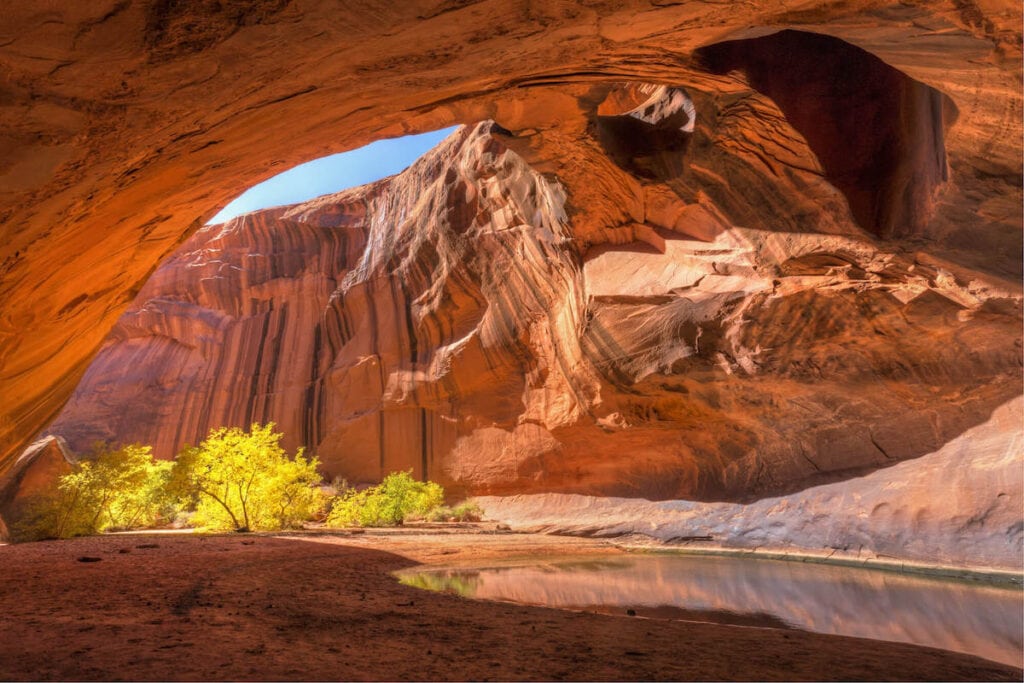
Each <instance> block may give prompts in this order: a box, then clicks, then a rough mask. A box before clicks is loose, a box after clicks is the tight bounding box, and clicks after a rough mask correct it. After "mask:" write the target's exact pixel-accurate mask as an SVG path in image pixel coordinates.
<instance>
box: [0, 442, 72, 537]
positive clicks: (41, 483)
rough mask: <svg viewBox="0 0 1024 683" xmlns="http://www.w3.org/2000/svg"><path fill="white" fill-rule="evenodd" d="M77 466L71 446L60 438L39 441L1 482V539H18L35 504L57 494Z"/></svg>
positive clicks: (11, 468)
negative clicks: (20, 526) (56, 489)
mask: <svg viewBox="0 0 1024 683" xmlns="http://www.w3.org/2000/svg"><path fill="white" fill-rule="evenodd" d="M74 462H75V459H74V457H73V456H72V454H71V450H70V449H69V448H68V444H67V442H66V441H65V440H64V439H62V438H61V437H58V436H48V437H45V438H43V439H39V440H38V441H36V442H35V443H33V444H32V445H31V446H29V447H28V448H26V449H25V450H24V452H22V454H21V455H20V456H18V459H17V460H15V461H14V464H13V466H12V467H10V468H9V469H8V470H7V472H6V474H5V475H4V476H3V477H2V478H0V539H3V540H6V539H7V538H8V537H9V536H11V535H12V534H13V535H17V532H18V531H19V529H18V524H19V523H20V522H21V521H22V519H23V518H24V516H25V515H26V514H31V513H32V506H33V504H34V503H35V502H36V501H37V500H38V499H39V498H40V497H41V496H47V495H50V494H51V493H53V491H54V483H55V482H56V481H57V479H58V478H59V477H61V476H63V475H65V474H68V473H69V472H71V467H72V463H74Z"/></svg>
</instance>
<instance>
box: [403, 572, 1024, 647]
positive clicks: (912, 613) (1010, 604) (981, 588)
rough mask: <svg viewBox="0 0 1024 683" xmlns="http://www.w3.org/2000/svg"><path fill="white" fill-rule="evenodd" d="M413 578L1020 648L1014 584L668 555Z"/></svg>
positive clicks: (890, 636)
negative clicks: (765, 616) (761, 616)
mask: <svg viewBox="0 0 1024 683" xmlns="http://www.w3.org/2000/svg"><path fill="white" fill-rule="evenodd" d="M420 576H422V575H421V574H420V573H411V574H409V575H408V580H409V581H410V583H413V585H416V579H418V578H420ZM434 577H437V578H436V580H433V581H431V579H433V578H434ZM423 578H424V579H426V580H427V581H431V583H430V584H428V585H432V586H435V587H444V588H454V589H455V590H456V591H457V592H459V593H460V594H462V595H466V596H469V597H473V598H477V599H481V600H502V601H511V602H519V603H526V604H535V605H545V606H549V607H565V608H570V609H581V608H588V607H590V608H592V607H614V606H617V607H618V608H619V609H618V610H616V611H617V612H618V613H619V614H622V613H623V612H624V611H625V610H626V609H627V608H641V607H659V606H672V607H679V608H683V609H686V610H699V611H725V612H731V613H739V614H761V615H769V616H771V617H775V618H777V619H781V620H782V621H783V622H784V623H785V624H788V625H789V626H792V627H796V628H800V629H805V630H808V631H815V632H818V633H836V634H842V635H848V636H856V637H858V638H871V639H874V640H887V641H898V642H905V643H917V644H919V645H927V646H929V647H938V648H942V649H944V650H956V651H959V652H966V653H969V654H974V655H978V656H980V657H984V658H985V659H991V660H994V661H999V662H1003V663H1005V664H1010V665H1013V666H1017V665H1019V664H1020V657H1021V654H1020V653H1021V645H1022V643H1021V626H1022V616H1021V593H1020V590H1019V589H1018V588H1017V587H1013V586H1006V587H999V588H997V587H993V586H988V585H978V584H974V583H968V582H954V581H943V580H936V579H929V578H922V577H915V576H901V575H899V574H895V573H891V572H870V571H867V572H866V571H862V570H860V569H855V568H850V567H836V566H829V565H820V564H802V563H796V562H770V561H760V562H751V561H749V560H745V559H738V558H728V557H678V556H672V555H668V556H653V557H652V556H641V557H634V558H625V559H624V558H612V559H604V560H590V561H565V560H554V561H552V562H550V563H545V564H542V565H541V566H537V565H536V563H533V564H530V565H526V566H507V567H498V568H487V569H482V570H477V569H473V568H465V569H458V568H455V569H451V570H434V571H432V572H430V573H429V574H426V576H423ZM638 613H640V614H644V610H642V609H640V610H638ZM709 616H712V618H713V615H709ZM697 618H704V615H701V616H698V617H697Z"/></svg>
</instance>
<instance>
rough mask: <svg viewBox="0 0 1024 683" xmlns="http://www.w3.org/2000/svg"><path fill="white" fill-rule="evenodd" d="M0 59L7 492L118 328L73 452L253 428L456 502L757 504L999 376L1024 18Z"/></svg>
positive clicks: (155, 38)
mask: <svg viewBox="0 0 1024 683" xmlns="http://www.w3.org/2000/svg"><path fill="white" fill-rule="evenodd" d="M0 46H2V47H0V64H2V65H3V67H4V68H3V70H2V71H0V73H3V80H2V81H0V122H3V131H4V132H3V137H2V138H0V149H2V150H3V151H4V153H5V155H4V157H3V160H2V164H3V165H2V166H0V179H2V185H0V221H2V223H3V226H4V240H2V241H0V301H3V304H2V306H3V307H2V310H0V396H3V402H2V404H0V478H3V477H9V476H10V473H11V471H10V468H11V465H12V463H13V462H14V460H13V457H12V456H13V454H16V453H18V452H19V451H20V450H21V449H22V447H23V445H24V444H25V443H26V442H27V441H28V440H30V439H31V438H32V437H33V435H35V434H37V433H38V432H39V430H40V429H42V428H43V427H44V426H45V425H46V424H47V423H49V422H50V421H51V419H52V418H53V417H54V416H55V415H57V413H58V412H59V411H60V409H61V406H62V405H63V402H64V401H65V400H66V399H67V397H69V396H70V395H71V394H72V391H73V389H74V387H75V386H76V385H77V383H78V381H79V379H80V378H81V377H82V376H83V373H85V370H86V367H87V366H88V363H89V361H90V360H91V359H92V357H93V355H94V354H95V352H96V350H97V349H98V348H99V347H100V345H101V343H102V340H103V339H104V338H105V336H106V335H107V333H108V332H110V331H111V329H112V328H113V333H112V336H111V337H110V338H109V340H108V342H106V344H105V346H104V347H103V350H102V352H101V353H100V355H99V356H97V357H96V363H95V364H94V365H93V366H91V368H90V369H89V371H88V373H87V374H86V376H85V382H84V384H83V385H82V387H81V389H80V390H79V392H78V393H77V394H76V396H75V397H74V398H73V399H72V401H71V402H70V403H69V404H68V407H67V410H66V411H65V412H64V413H63V414H61V416H60V417H59V419H58V420H57V422H56V424H55V425H54V427H53V429H54V430H55V431H58V432H60V433H66V434H67V435H68V438H69V439H70V441H71V442H72V444H73V446H74V447H75V448H76V449H79V448H81V447H82V445H83V444H86V445H87V442H88V441H89V440H91V439H93V438H95V437H101V438H110V439H114V440H126V441H134V440H143V441H152V442H154V443H155V445H156V447H157V451H158V452H159V453H160V455H162V456H163V457H169V456H170V455H171V454H172V453H173V451H174V450H175V449H176V448H177V447H178V446H179V445H180V444H182V443H184V442H187V441H196V440H197V439H198V438H200V437H201V436H202V434H203V433H205V431H206V429H207V428H208V427H209V426H212V425H220V424H225V423H228V424H243V425H244V424H246V423H248V422H250V421H252V420H274V421H276V422H278V424H279V425H280V426H281V427H282V428H283V429H284V430H285V431H286V432H287V433H288V435H289V438H290V439H291V444H290V445H292V446H297V445H306V446H308V447H310V449H312V450H314V451H316V452H317V454H318V455H320V457H321V458H322V460H323V462H324V466H325V469H326V470H327V472H328V473H329V474H330V475H339V476H345V477H348V478H349V479H350V480H355V481H363V480H373V479H376V478H378V477H379V476H380V475H381V473H383V472H386V471H389V470H393V469H400V468H408V467H412V468H413V469H414V470H415V471H416V473H417V474H418V475H421V474H428V475H430V476H432V477H435V478H437V479H440V480H442V481H444V482H445V483H448V484H449V485H451V486H453V487H454V488H455V489H461V490H463V491H471V492H476V493H491V494H506V493H513V492H523V491H553V492H563V493H579V494H598V495H617V496H644V497H648V498H662V499H664V498H688V499H696V500H705V501H709V500H729V501H747V500H754V499H760V498H764V497H766V496H773V495H780V494H785V493H787V492H791V491H796V490H800V489H804V488H806V487H808V486H812V485H815V484H822V483H827V482H830V481H836V480H841V479H848V478H850V477H852V476H857V475H861V474H865V473H867V472H870V471H873V470H876V469H878V468H883V467H887V466H890V465H893V464H895V463H899V462H901V461H905V460H912V459H914V458H918V457H920V456H922V455H924V454H927V453H931V452H935V451H938V450H939V449H941V448H942V447H943V445H944V444H947V443H948V442H950V441H951V440H952V439H955V438H956V437H957V436H959V435H961V434H962V433H964V431H965V430H967V429H969V428H971V427H973V426H975V425H978V424H981V423H984V422H985V421H986V420H988V419H989V416H990V415H991V413H992V411H993V410H994V409H995V408H996V407H997V406H1000V405H1002V404H1003V403H1005V402H1006V401H1008V400H1010V399H1011V398H1013V397H1014V396H1017V395H1019V394H1020V393H1021V389H1022V387H1021V374H1020V373H1021V370H1020V367H1021V341H1020V338H1021V333H1020V328H1021V320H1020V310H1021V306H1020V298H1021V293H1020V289H1021V287H1020V276H1021V271H1022V267H1021V205H1022V202H1021V145H1020V133H1021V116H1020V112H1021V92H1020V80H1021V68H1020V53H1021V51H1020V7H1019V4H1017V3H1008V2H1006V3H1004V2H1000V1H991V2H989V1H986V2H979V3H954V4H948V3H946V2H938V1H927V2H922V3H917V4H914V5H912V6H911V5H902V4H900V5H891V6H889V5H884V4H878V3H873V2H867V1H861V0H854V1H853V2H848V3H842V4H841V5H836V4H835V3H821V4H814V3H811V4H806V3H805V4H801V5H800V6H799V8H796V7H795V6H794V7H790V6H787V5H786V4H785V3H783V4H781V5H779V4H775V5H771V6H770V7H769V6H767V5H765V4H763V3H748V4H745V5H743V6H742V7H738V6H736V5H735V4H733V3H727V4H719V3H704V2H687V3H677V4H669V5H665V4H664V3H660V2H659V3H648V2H640V1H639V0H636V1H633V0H630V1H626V2H621V1H618V2H614V3H604V2H597V3H588V4H587V5H586V6H580V5H579V3H569V2H566V3H561V2H554V3H544V4H543V5H541V4H538V3H533V2H526V1H515V0H502V1H499V0H494V1H487V2H458V3H445V2H436V1H435V0H418V1H414V2H408V3H392V4H388V5H384V4H381V3H374V2H369V3H363V4H361V5H360V6H359V7H350V6H346V7H345V8H343V9H342V8H339V7H337V6H335V5H333V4H331V3H316V4H310V5H302V4H301V3H297V2H286V1H283V0H253V1H252V2H245V3H238V4H226V3H196V4H190V3H174V2H129V3H125V2H113V1H112V0H111V1H110V2H97V3H89V4H88V5H85V4H68V5H67V6H65V7H60V8H57V7H54V6H52V5H51V4H44V3H41V2H34V1H30V2H25V3H18V6H17V7H16V8H12V9H10V11H9V12H6V13H5V15H4V17H3V20H2V23H0ZM483 120H492V121H494V122H495V123H494V125H491V124H484V126H483V127H476V126H475V125H473V124H476V122H479V121H483ZM454 122H461V123H466V124H471V125H470V127H469V128H467V129H465V130H464V131H463V132H462V133H460V134H459V135H458V136H457V137H456V138H455V139H453V140H452V141H450V142H449V143H447V144H446V145H445V146H443V147H442V148H441V149H440V150H438V151H436V152H435V153H434V154H433V155H431V156H430V157H429V158H427V159H424V160H423V161H421V162H420V163H418V164H417V165H416V166H415V167H413V168H412V169H411V170H410V171H409V172H407V173H406V174H403V175H402V176H400V177H398V178H394V179H391V180H387V181H383V182H381V183H378V184H375V185H372V186H369V187H367V188H362V189H358V190H353V191H350V192H347V193H343V194H342V195H338V196H335V197H331V198H327V199H324V200H320V201H316V202H312V203H310V204H306V205H303V206H298V207H290V208H285V209H275V210H271V211H268V212H262V213H260V214H256V215H254V216H250V217H248V218H245V219H242V220H239V221H236V222H233V223H230V224H228V225H226V226H223V227H219V228H211V229H204V230H202V231H200V232H198V233H197V234H196V235H195V236H194V237H193V238H192V240H193V241H191V242H188V243H187V244H186V245H185V246H184V247H183V248H182V250H181V251H178V252H177V253H176V254H175V255H174V256H173V258H171V260H169V261H167V263H166V264H165V265H164V266H162V267H161V268H160V269H159V270H157V271H156V273H155V274H154V278H153V279H152V280H151V281H149V282H148V283H147V284H145V286H143V285H144V283H146V282H147V278H148V276H149V275H150V274H151V273H153V270H154V269H155V268H156V265H157V264H158V263H159V262H160V260H161V259H162V258H164V257H165V256H167V255H168V254H171V253H172V252H174V250H175V249H176V248H177V247H178V246H180V245H182V243H183V242H184V241H185V240H186V239H187V238H188V237H189V236H190V235H191V234H192V233H193V232H195V231H196V230H197V229H198V228H199V226H201V225H202V224H203V222H204V220H205V219H206V218H207V217H208V216H210V215H211V214H212V213H213V212H214V211H215V210H216V209H217V207H218V205H220V204H222V203H223V202H224V201H226V200H227V199H229V198H230V197H231V196H232V195H234V194H237V192H238V191H239V189H241V187H243V186H245V185H248V184H251V183H252V182H255V181H258V180H260V179H263V178H265V177H268V176H270V175H272V174H274V173H276V172H277V171H279V170H281V169H283V168H286V167H288V166H290V165H291V164H293V163H297V162H300V161H305V160H308V159H309V158H311V157H314V156H318V155H320V154H324V153H328V152H334V151H341V150H343V149H348V148H351V147H353V146H355V145H358V144H362V143H365V142H368V141H370V140H372V139H374V138H376V137H381V136H392V135H398V134H402V133H406V132H417V131H422V130H428V129H436V128H439V127H442V126H444V125H448V124H451V123H454ZM140 290H141V292H140ZM136 295H138V296H136ZM133 300H134V301H135V302H136V303H135V304H133V305H132V307H131V309H130V310H129V312H128V314H127V315H126V316H125V317H124V318H122V319H121V320H120V321H119V322H118V319H119V317H120V316H121V314H122V313H123V312H124V311H125V310H126V308H127V307H128V306H129V304H130V303H131V302H132V301H133ZM115 322H116V325H115Z"/></svg>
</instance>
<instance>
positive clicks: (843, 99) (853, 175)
mask: <svg viewBox="0 0 1024 683" xmlns="http://www.w3.org/2000/svg"><path fill="white" fill-rule="evenodd" d="M695 55H696V56H697V58H698V59H699V60H700V61H701V62H702V63H703V65H704V66H705V68H707V69H708V70H709V71H711V72H713V73H716V74H725V73H728V72H730V71H741V72H743V73H744V74H745V75H746V77H747V80H748V81H749V83H750V85H751V87H753V88H754V89H755V90H757V91H759V92H761V93H763V94H765V95H767V96H768V97H770V98H771V99H772V100H774V101H775V103H776V104H777V105H778V106H779V109H781V110H782V112H783V113H784V114H785V115H786V118H787V119H788V120H789V121H790V123H792V125H793V127H794V128H796V129H797V130H798V131H799V132H800V133H801V134H802V135H803V136H804V137H805V138H806V139H807V142H808V144H809V145H810V147H811V149H812V150H814V153H815V154H816V155H817V156H818V159H819V160H820V161H821V164H822V166H823V168H824V170H825V173H826V176H827V177H828V179H829V180H830V181H831V182H832V183H833V184H834V185H835V186H836V187H837V188H839V190H841V191H842V193H843V194H844V195H845V196H846V198H847V201H848V202H849V204H850V209H851V210H852V212H853V215H854V218H855V219H856V220H857V223H858V224H859V225H860V226H861V227H862V228H864V229H865V230H868V231H869V232H871V233H873V234H874V235H877V236H879V237H886V238H888V237H909V236H915V235H920V234H922V233H923V231H924V230H925V226H926V224H927V222H928V219H929V218H930V216H931V213H932V207H933V201H934V200H933V196H934V193H935V189H936V188H937V186H938V185H940V184H941V183H943V182H944V181H945V180H946V179H947V168H946V150H945V143H944V139H945V130H946V128H947V127H948V126H949V125H951V124H952V123H953V122H954V121H955V120H956V117H957V109H956V105H954V104H953V101H952V100H951V99H950V98H949V97H947V96H946V95H944V94H942V93H941V92H939V91H938V90H935V89H934V88H931V87H929V86H927V85H925V84H923V83H920V82H918V81H915V80H914V79H912V78H910V77H909V76H907V75H906V74H904V73H903V72H901V71H899V70H897V69H894V68H893V67H891V66H889V65H888V64H886V63H885V62H883V61H882V60H880V59H878V58H877V57H875V56H874V55H872V54H871V53H869V52H866V51H865V50H862V49H860V48H859V47H855V46H853V45H851V44H849V43H847V42H845V41H842V40H839V39H838V38H833V37H831V36H825V35H820V34H817V33H807V32H804V31H792V30H787V31H781V32H779V33H774V34H772V35H768V36H764V37H761V38H751V39H747V40H733V41H727V42H723V43H716V44H714V45H709V46H707V47H704V48H701V49H700V50H697V51H696V53H695Z"/></svg>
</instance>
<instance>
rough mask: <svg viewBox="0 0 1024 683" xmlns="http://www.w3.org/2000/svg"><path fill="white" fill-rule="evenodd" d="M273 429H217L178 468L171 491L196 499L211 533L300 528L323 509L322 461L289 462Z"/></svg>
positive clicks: (299, 458) (298, 458)
mask: <svg viewBox="0 0 1024 683" xmlns="http://www.w3.org/2000/svg"><path fill="white" fill-rule="evenodd" d="M281 436H282V434H280V433H276V432H274V423H272V422H271V423H268V424H266V425H260V424H253V425H252V427H251V428H250V430H249V431H248V432H246V431H243V430H242V429H239V428H238V427H231V428H221V429H214V430H213V431H211V432H210V435H209V436H207V438H206V440H205V441H203V442H202V443H201V444H199V446H196V447H193V448H186V449H185V450H183V451H182V452H181V453H180V454H179V455H178V458H177V460H176V461H175V463H174V469H173V471H172V473H171V488H172V490H174V491H175V492H176V493H177V494H178V495H179V496H180V497H182V498H185V499H191V502H192V504H193V505H194V507H195V511H196V515H195V517H194V518H193V521H194V522H195V523H196V524H197V525H198V526H203V527H206V528H208V529H234V530H236V531H270V530H275V529H281V528H283V527H291V526H298V525H299V524H301V523H302V522H303V521H305V520H307V519H310V518H311V517H313V516H314V515H315V514H316V513H317V512H318V511H319V509H320V507H321V506H322V505H323V496H322V494H321V493H320V490H319V488H317V487H318V486H319V484H320V482H321V479H320V475H319V474H318V473H317V466H318V464H319V462H318V461H317V459H316V458H315V457H314V458H311V459H307V458H306V457H305V456H304V455H303V452H302V449H301V448H300V449H299V451H298V453H296V455H295V457H294V458H290V457H289V456H288V454H287V453H286V452H285V450H284V449H283V448H282V447H281V443H280V441H281Z"/></svg>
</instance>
